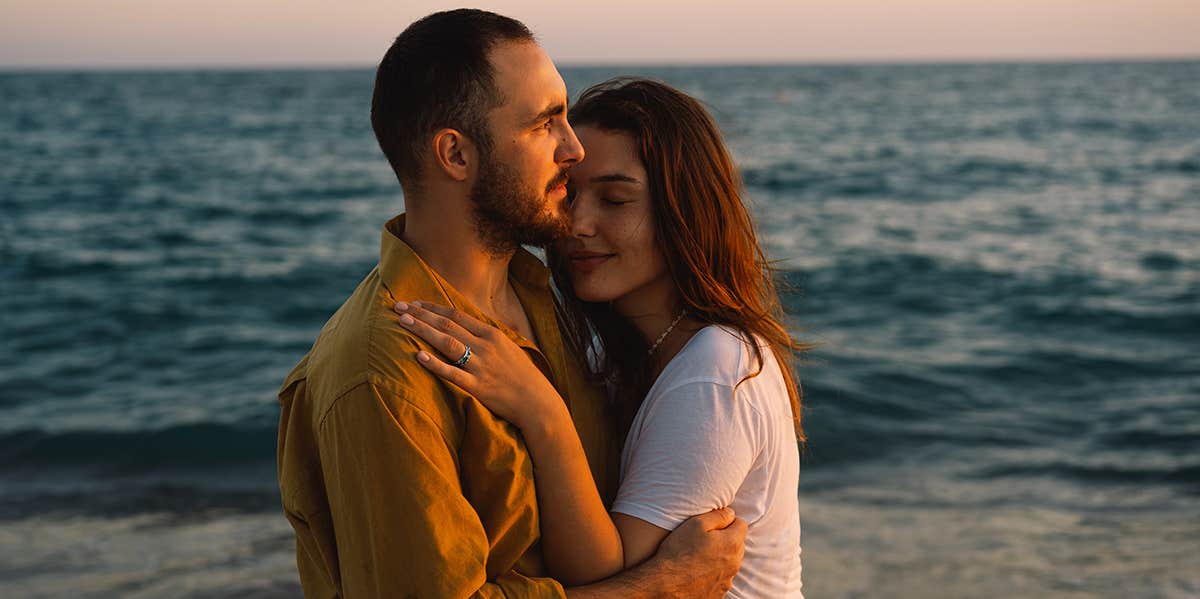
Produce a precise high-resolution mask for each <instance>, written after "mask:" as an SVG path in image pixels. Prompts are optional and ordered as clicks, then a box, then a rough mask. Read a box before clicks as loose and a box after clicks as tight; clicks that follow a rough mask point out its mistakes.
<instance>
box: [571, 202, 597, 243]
mask: <svg viewBox="0 0 1200 599" xmlns="http://www.w3.org/2000/svg"><path fill="white" fill-rule="evenodd" d="M589 203H590V202H588V201H587V200H585V199H584V198H581V197H576V198H575V201H574V202H571V206H570V209H569V210H568V211H567V216H568V217H569V218H570V219H571V235H572V236H574V237H591V236H592V235H595V234H596V221H595V218H594V217H593V214H592V211H591V210H590V209H589V208H588V207H587V205H588V204H589Z"/></svg>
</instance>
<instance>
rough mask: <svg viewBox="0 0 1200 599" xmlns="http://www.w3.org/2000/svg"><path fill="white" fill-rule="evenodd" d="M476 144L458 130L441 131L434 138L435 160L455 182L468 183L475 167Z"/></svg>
mask: <svg viewBox="0 0 1200 599" xmlns="http://www.w3.org/2000/svg"><path fill="white" fill-rule="evenodd" d="M476 156H477V152H476V149H475V144H474V142H472V141H471V140H470V139H469V138H468V137H467V136H466V135H463V134H462V132H460V131H458V130H457V129H441V130H439V131H438V132H437V133H435V134H434V136H433V159H434V162H436V163H437V166H438V168H440V169H441V170H442V172H444V173H446V175H448V176H449V177H450V178H451V179H454V180H455V181H466V180H467V176H468V175H469V174H470V172H471V170H472V169H473V168H474V166H475V161H476Z"/></svg>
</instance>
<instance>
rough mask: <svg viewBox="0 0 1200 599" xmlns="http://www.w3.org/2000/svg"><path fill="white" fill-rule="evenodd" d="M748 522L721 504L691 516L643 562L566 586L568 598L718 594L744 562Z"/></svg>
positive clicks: (631, 598) (637, 598) (656, 598)
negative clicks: (580, 584) (594, 580)
mask: <svg viewBox="0 0 1200 599" xmlns="http://www.w3.org/2000/svg"><path fill="white" fill-rule="evenodd" d="M745 540H746V521H745V520H742V519H740V518H735V517H734V513H733V510H731V509H729V508H722V509H719V510H714V511H711V512H708V513H706V514H701V515H699V516H695V517H693V518H690V519H688V520H687V521H686V522H684V523H683V524H680V525H679V528H676V529H675V530H674V531H673V532H672V533H671V534H669V535H667V538H666V539H664V540H663V543H662V545H661V546H659V549H658V553H656V554H655V555H654V556H653V557H651V558H650V559H649V560H647V561H645V562H643V563H642V564H641V565H639V566H637V567H634V568H631V569H629V570H626V571H624V572H621V573H620V574H617V575H616V576H613V577H611V578H607V579H605V580H602V581H600V582H597V583H595V584H590V585H587V586H583V587H575V588H570V589H567V597H569V598H570V599H616V598H621V599H626V598H628V599H660V598H665V597H696V598H701V599H703V598H709V597H711V598H713V599H716V598H719V597H723V596H724V595H725V593H726V592H727V591H729V588H730V585H732V583H733V577H734V575H735V574H737V571H738V568H739V567H740V566H741V564H742V551H743V543H744V542H745Z"/></svg>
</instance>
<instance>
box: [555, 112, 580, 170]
mask: <svg viewBox="0 0 1200 599" xmlns="http://www.w3.org/2000/svg"><path fill="white" fill-rule="evenodd" d="M583 156H584V151H583V144H581V143H579V138H578V137H576V136H575V130H574V129H572V128H571V124H570V123H567V122H564V123H563V135H562V139H561V141H560V142H559V144H558V155H557V156H556V158H557V159H558V160H557V162H558V163H559V164H566V165H568V166H569V165H573V164H575V163H577V162H579V161H581V160H583Z"/></svg>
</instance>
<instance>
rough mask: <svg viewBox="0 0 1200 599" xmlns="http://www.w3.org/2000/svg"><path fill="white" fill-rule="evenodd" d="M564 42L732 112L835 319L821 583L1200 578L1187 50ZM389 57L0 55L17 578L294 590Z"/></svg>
mask: <svg viewBox="0 0 1200 599" xmlns="http://www.w3.org/2000/svg"><path fill="white" fill-rule="evenodd" d="M562 72H563V75H564V78H565V79H566V80H567V83H568V87H569V89H570V90H571V92H572V94H577V93H578V92H579V91H581V90H582V89H583V88H584V87H586V86H587V85H589V84H591V83H595V82H598V81H600V80H603V79H605V78H607V77H610V76H613V75H618V74H637V75H645V76H651V77H655V78H659V79H662V80H665V81H667V82H669V83H672V84H674V85H676V86H678V87H680V88H682V89H684V90H686V91H688V92H689V93H692V94H694V95H696V96H697V97H698V98H700V99H701V100H702V101H704V102H705V103H706V104H707V105H708V106H709V107H710V109H711V110H712V111H713V113H714V114H715V116H716V117H717V120H718V121H719V123H720V124H721V127H722V129H723V131H724V133H725V135H726V138H727V142H728V144H729V146H730V148H731V149H732V152H733V154H734V157H735V160H736V161H737V163H738V165H739V167H740V169H741V171H742V175H743V177H744V179H745V182H746V189H747V196H748V197H749V199H750V202H751V210H752V212H753V214H754V215H755V218H756V220H757V223H758V226H759V230H760V235H761V238H762V240H763V242H764V243H765V245H766V247H767V250H768V254H769V256H770V257H771V258H772V259H773V260H776V261H777V262H776V266H777V267H778V269H779V277H780V281H781V284H782V285H783V286H784V288H785V292H784V302H785V304H786V307H787V310H788V314H789V323H788V324H789V326H790V327H791V328H792V330H793V331H794V332H796V334H797V335H798V336H800V337H801V338H803V339H806V340H810V341H815V342H819V343H820V344H821V345H820V347H819V348H818V349H817V350H816V351H814V352H811V353H809V354H807V355H805V356H804V359H803V361H802V362H801V363H800V364H799V366H798V372H799V375H800V379H801V382H802V384H803V387H804V405H805V411H804V424H805V428H806V430H807V433H808V443H807V446H806V447H805V449H804V452H803V462H802V467H801V483H800V489H799V493H800V505H801V522H802V526H803V539H802V544H803V548H804V550H803V559H804V565H805V567H804V574H805V585H804V587H805V591H806V595H807V596H808V597H810V598H821V597H884V596H889V597H922V598H929V597H947V598H959V597H972V598H974V597H1000V596H1010V595H1018V596H1032V597H1163V598H1181V597H1200V85H1197V83H1196V82H1197V81H1200V62H1195V61H1190V62H1189V61H1177V62H1161V63H1150V62H1125V63H1121V62H1114V63H1081V64H951V65H859V66H749V67H661V68H660V67H645V66H640V67H603V68H601V67H588V68H570V67H565V68H563V69H562ZM372 82H373V71H372V70H371V69H351V70H285V71H256V70H243V71H216V70H213V71H186V72H185V71H179V72H174V71H146V72H132V71H126V72H119V71H114V72H103V71H94V72H46V73H39V72H8V73H0V98H3V101H2V102H0V211H2V214H3V217H2V218H0V315H2V316H0V588H3V589H4V590H3V592H0V594H3V595H4V596H6V597H57V596H68V595H69V596H72V597H78V598H85V597H114V596H121V597H173V598H174V597H196V598H199V597H230V596H236V597H287V596H295V595H298V594H299V584H298V579H297V575H296V571H295V565H294V558H293V549H294V545H293V540H292V534H291V529H290V528H289V526H288V524H287V523H286V521H285V520H284V518H283V516H282V514H281V512H280V508H279V500H278V494H277V491H276V486H275V484H276V483H275V463H274V456H275V453H274V451H275V440H276V423H277V420H278V406H277V402H276V399H275V394H276V392H277V390H278V387H279V384H280V383H281V381H282V380H283V377H284V375H285V374H286V373H287V372H288V371H289V369H290V368H291V367H292V365H293V364H294V363H295V362H296V361H297V360H299V358H300V357H301V356H302V355H303V354H304V353H305V352H306V350H307V349H308V347H309V345H310V344H311V343H312V341H313V339H314V338H315V336H316V333H317V331H318V330H319V329H320V327H321V325H322V324H323V323H324V321H325V320H326V319H327V318H328V317H329V316H330V315H331V314H332V313H333V311H334V310H335V309H336V308H337V306H338V305H339V304H340V303H341V301H342V300H343V299H344V298H345V297H346V296H347V295H348V294H349V293H350V292H351V291H352V290H353V289H354V287H355V286H356V284H357V282H358V281H359V280H360V279H361V278H362V277H363V275H365V274H366V273H367V272H368V271H369V270H370V269H371V268H372V266H373V265H374V263H375V261H376V260H377V257H378V248H379V235H380V226H381V224H382V223H383V222H384V221H385V220H387V219H388V218H389V217H391V216H392V215H394V214H396V213H399V212H400V211H402V210H403V198H402V197H401V194H400V191H399V187H398V185H397V184H396V182H395V178H394V177H393V175H392V173H391V171H390V169H389V167H388V165H387V163H386V162H385V161H384V159H383V157H382V155H381V154H380V152H379V150H378V148H377V146H376V144H375V140H374V137H373V136H372V133H371V128H370V123H369V118H368V112H369V104H370V94H371V87H372Z"/></svg>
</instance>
